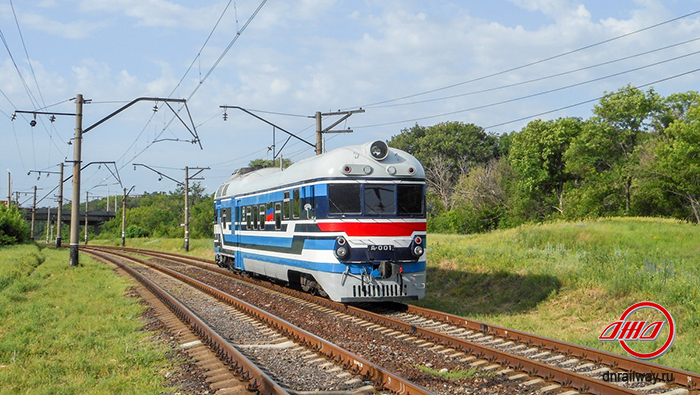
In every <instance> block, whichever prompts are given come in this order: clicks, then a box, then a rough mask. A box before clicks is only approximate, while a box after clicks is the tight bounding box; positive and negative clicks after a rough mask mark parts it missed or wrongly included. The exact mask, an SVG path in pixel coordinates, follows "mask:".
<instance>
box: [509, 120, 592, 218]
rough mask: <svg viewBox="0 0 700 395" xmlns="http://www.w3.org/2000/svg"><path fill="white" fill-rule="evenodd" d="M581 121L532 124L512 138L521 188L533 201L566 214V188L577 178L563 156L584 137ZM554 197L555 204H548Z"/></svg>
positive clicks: (512, 158) (512, 156)
mask: <svg viewBox="0 0 700 395" xmlns="http://www.w3.org/2000/svg"><path fill="white" fill-rule="evenodd" d="M582 128H583V122H582V121H581V120H580V119H578V118H559V119H557V120H555V121H541V120H536V121H532V122H530V123H529V124H528V125H527V126H525V128H523V130H522V131H521V132H520V133H515V134H514V135H513V136H512V138H511V145H510V154H509V156H508V157H509V159H510V162H511V166H512V167H513V169H514V170H515V171H516V172H517V173H518V175H519V176H520V184H521V185H522V188H523V189H524V190H525V191H526V192H528V193H530V194H531V197H532V198H533V199H536V200H540V201H542V202H546V201H547V202H546V203H545V205H547V206H549V207H552V208H554V209H556V210H557V211H558V212H559V213H561V214H564V185H565V184H566V183H567V182H569V181H571V180H573V179H574V178H575V177H574V175H573V174H572V173H571V172H569V171H568V170H567V169H566V161H565V160H564V153H565V152H566V151H567V150H568V148H569V145H570V144H571V142H572V141H573V140H574V139H575V138H576V137H577V136H578V135H579V134H580V133H581V129H582ZM552 194H554V196H555V197H556V202H555V204H551V203H550V202H548V200H549V199H548V198H549V196H551V195H552Z"/></svg>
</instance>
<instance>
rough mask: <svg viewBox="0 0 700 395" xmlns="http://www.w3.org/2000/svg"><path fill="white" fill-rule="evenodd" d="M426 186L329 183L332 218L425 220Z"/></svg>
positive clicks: (329, 209)
mask: <svg viewBox="0 0 700 395" xmlns="http://www.w3.org/2000/svg"><path fill="white" fill-rule="evenodd" d="M424 189H425V188H424V186H423V185H421V184H330V185H328V212H329V214H330V215H365V216H387V217H396V216H398V217H414V218H415V217H423V216H424V215H425V199H424V197H425V194H424Z"/></svg>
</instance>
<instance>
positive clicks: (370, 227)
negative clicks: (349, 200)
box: [318, 222, 426, 237]
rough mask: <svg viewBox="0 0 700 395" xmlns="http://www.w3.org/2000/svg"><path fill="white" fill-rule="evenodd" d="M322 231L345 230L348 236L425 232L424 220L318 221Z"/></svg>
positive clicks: (404, 234) (403, 234)
mask: <svg viewBox="0 0 700 395" xmlns="http://www.w3.org/2000/svg"><path fill="white" fill-rule="evenodd" d="M318 227H319V228H320V229H321V231H323V232H345V233H346V234H347V235H348V236H350V237H353V236H411V235H412V234H413V232H425V229H426V225H425V222H379V223H376V222H319V223H318Z"/></svg>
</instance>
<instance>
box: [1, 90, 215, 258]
mask: <svg viewBox="0 0 700 395" xmlns="http://www.w3.org/2000/svg"><path fill="white" fill-rule="evenodd" d="M144 100H146V101H155V102H156V103H157V102H164V103H165V104H166V105H167V106H168V108H170V110H171V111H172V112H173V114H174V115H175V117H176V118H177V119H178V120H180V122H181V123H182V124H183V126H185V128H187V130H188V131H189V132H190V134H192V136H193V137H194V139H193V140H192V142H193V143H199V148H200V149H201V148H202V143H201V142H200V140H199V136H198V135H197V128H196V127H195V124H194V121H193V120H192V115H191V114H190V110H189V108H188V107H187V100H185V99H171V98H161V97H139V98H136V99H134V100H132V101H130V102H129V103H127V104H125V105H123V106H122V107H120V108H119V109H117V110H116V111H114V112H112V113H111V114H109V115H107V116H106V117H104V118H102V119H100V120H99V121H97V122H95V123H94V124H92V125H90V126H88V127H87V128H85V130H83V104H84V103H88V102H89V100H84V99H83V95H82V94H77V95H76V97H75V107H76V111H75V114H66V113H57V112H56V113H51V112H42V111H20V110H15V114H18V113H28V114H33V115H34V117H35V118H36V116H37V115H40V114H42V115H52V116H54V115H70V116H75V137H74V141H73V144H74V146H73V199H72V202H71V224H70V265H71V266H78V264H79V249H80V246H79V244H80V224H79V223H78V220H79V218H78V208H79V207H80V170H81V168H80V163H81V159H80V158H81V154H82V153H81V144H82V140H83V134H85V133H87V132H89V131H91V130H92V129H94V128H96V127H97V126H99V125H101V124H103V123H104V122H106V121H108V120H109V119H111V118H112V117H114V116H116V115H117V114H119V113H121V112H122V111H124V110H126V109H127V108H129V107H131V106H133V105H134V104H136V103H138V102H141V101H144ZM169 103H182V104H183V105H184V107H185V109H186V110H187V115H188V116H189V121H190V124H191V126H192V129H190V127H189V126H188V125H187V123H186V122H185V121H184V120H183V119H182V118H181V117H180V115H179V114H178V112H177V111H175V109H174V108H172V106H170V104H169ZM15 114H13V117H12V119H14V118H15V116H14V115H15ZM173 119H174V118H173ZM30 125H31V126H35V125H36V120H32V122H30Z"/></svg>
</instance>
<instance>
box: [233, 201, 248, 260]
mask: <svg viewBox="0 0 700 395" xmlns="http://www.w3.org/2000/svg"><path fill="white" fill-rule="evenodd" d="M233 212H234V213H235V216H236V219H235V221H234V223H235V226H234V231H233V242H234V245H235V250H234V251H235V253H234V256H235V259H236V262H235V265H236V268H237V269H241V270H243V258H242V256H241V255H242V254H241V230H243V228H244V227H245V225H244V222H245V221H246V218H244V217H245V216H246V214H247V213H246V212H245V208H243V206H242V205H241V199H236V202H235V204H233Z"/></svg>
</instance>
